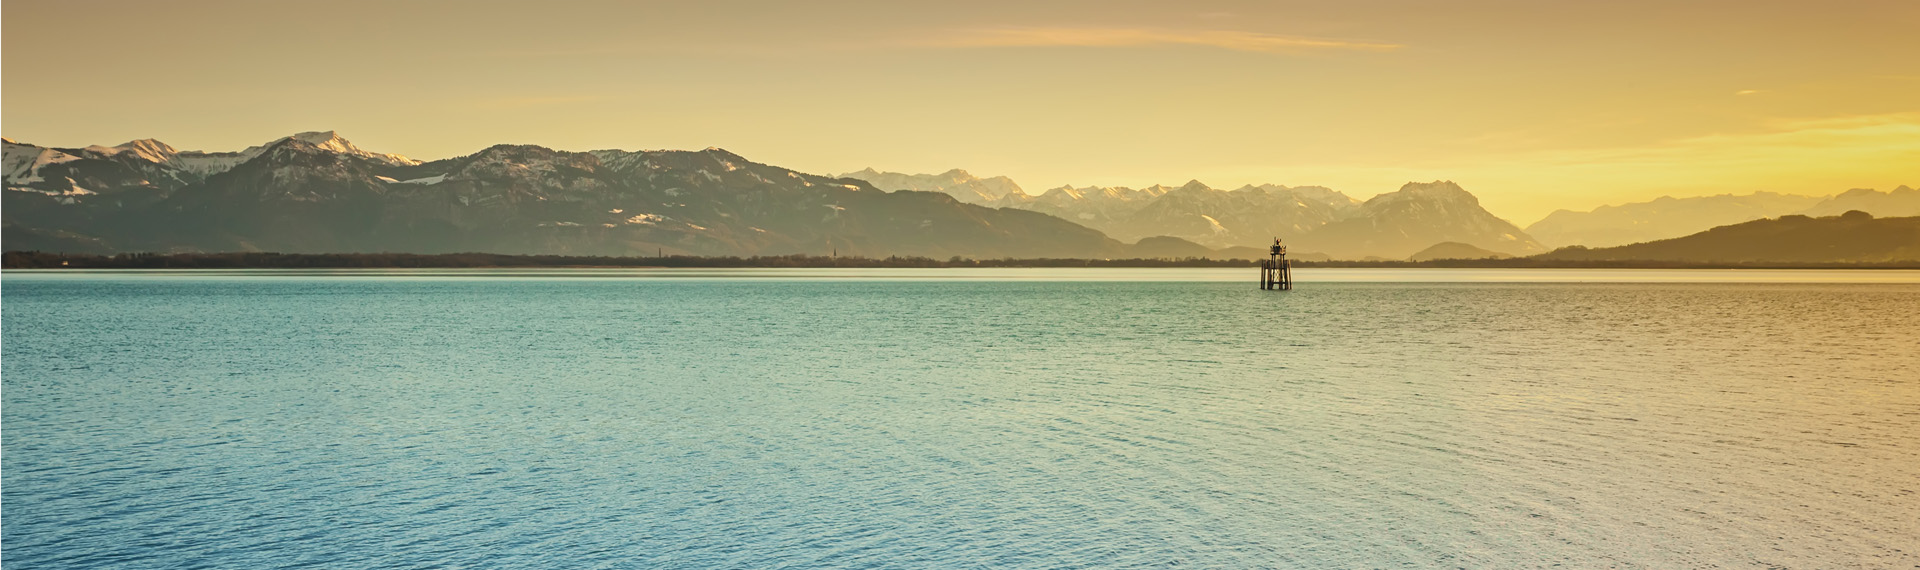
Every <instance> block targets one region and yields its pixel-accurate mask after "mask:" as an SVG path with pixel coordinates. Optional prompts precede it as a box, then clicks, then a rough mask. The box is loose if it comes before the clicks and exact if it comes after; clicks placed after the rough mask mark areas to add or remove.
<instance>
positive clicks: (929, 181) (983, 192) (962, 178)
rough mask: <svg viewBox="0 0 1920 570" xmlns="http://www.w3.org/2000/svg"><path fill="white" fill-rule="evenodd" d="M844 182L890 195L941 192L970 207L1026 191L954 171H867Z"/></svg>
mask: <svg viewBox="0 0 1920 570" xmlns="http://www.w3.org/2000/svg"><path fill="white" fill-rule="evenodd" d="M840 177H841V178H852V179H855V180H863V181H866V182H867V183H868V184H872V185H873V186H874V187H875V188H879V189H881V190H885V191H888V192H898V191H901V190H913V191H916V192H940V193H944V194H947V195H949V196H953V199H955V200H959V201H961V202H965V203H968V204H986V203H990V202H993V201H995V200H999V199H1001V198H1003V197H1006V196H1010V195H1014V196H1025V195H1026V194H1027V193H1026V191H1025V190H1021V189H1020V185H1019V184H1015V183H1013V179H1011V178H1007V177H1005V176H995V177H992V178H979V177H976V176H974V175H972V174H969V173H967V171H965V170H961V169H958V168H955V169H953V170H948V171H946V172H942V173H940V174H902V173H899V172H881V171H878V170H874V169H873V168H872V167H868V168H866V169H865V170H857V171H853V172H848V173H845V174H841V175H840Z"/></svg>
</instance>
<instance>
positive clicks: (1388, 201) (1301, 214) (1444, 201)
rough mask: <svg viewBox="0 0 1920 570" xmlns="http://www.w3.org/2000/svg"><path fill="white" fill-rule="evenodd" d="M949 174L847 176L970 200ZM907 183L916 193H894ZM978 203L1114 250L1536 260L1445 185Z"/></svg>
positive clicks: (1510, 233)
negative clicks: (1369, 194)
mask: <svg viewBox="0 0 1920 570" xmlns="http://www.w3.org/2000/svg"><path fill="white" fill-rule="evenodd" d="M955 173H958V174H961V175H965V171H962V170H957V169H956V170H952V171H948V172H947V173H946V174H943V175H907V174H899V173H888V172H876V171H873V170H872V169H868V170H863V171H860V172H852V173H848V174H847V176H848V177H852V178H858V179H861V180H866V181H868V182H870V183H873V184H874V185H875V186H877V187H879V188H881V189H883V190H909V189H922V188H924V189H931V190H936V191H941V192H949V193H961V194H971V192H972V191H971V190H970V188H972V187H973V186H974V185H975V181H976V180H977V179H973V178H971V177H970V175H968V176H953V175H954V174H955ZM907 181H914V182H916V183H919V184H921V185H920V186H904V185H903V184H905V183H906V182H907ZM1015 187H1016V188H1017V186H1015ZM981 203H983V204H987V205H991V206H997V207H1002V208H1014V209H1022V210H1032V211H1036V212H1044V213H1047V214H1052V215H1054V216H1058V217H1060V218H1064V219H1066V220H1069V221H1072V222H1075V223H1078V224H1081V225H1084V226H1087V227H1090V228H1093V229H1097V230H1100V231H1101V232H1103V233H1106V234H1107V235H1109V236H1112V237H1113V238H1115V239H1118V240H1121V241H1136V240H1140V239H1143V238H1147V237H1154V236H1170V237H1177V238H1180V239H1184V240H1187V241H1191V242H1194V243H1197V244H1200V245H1204V246H1207V247H1211V248H1215V249H1222V250H1225V249H1227V248H1235V247H1261V246H1263V245H1264V244H1267V243H1271V242H1272V240H1273V238H1275V237H1284V238H1285V239H1286V240H1287V241H1288V242H1290V243H1293V244H1295V247H1296V249H1297V250H1299V251H1301V252H1303V253H1304V252H1317V253H1323V254H1327V255H1330V256H1332V257H1336V258H1351V259H1358V258H1363V257H1380V258H1392V259H1400V258H1405V257H1406V256H1408V255H1410V254H1412V253H1414V252H1417V251H1420V250H1421V249H1424V248H1426V247H1429V246H1432V245H1433V244H1435V243H1437V242H1441V241H1457V242H1464V243H1470V244H1473V245H1474V246H1476V247H1481V248H1486V249H1490V250H1494V251H1497V252H1500V253H1503V254H1507V255H1530V254H1535V253H1540V252H1544V251H1546V248H1545V247H1544V246H1542V245H1540V244H1539V243H1538V242H1536V241H1534V240H1533V239H1532V238H1531V237H1528V236H1527V235H1526V232H1523V231H1521V230H1520V228H1518V227H1515V226H1514V225H1513V224H1511V223H1508V222H1506V221H1505V220H1501V219H1500V218H1498V217H1497V216H1494V215H1493V214H1491V213H1488V212H1487V211H1486V210H1485V209H1483V208H1481V207H1480V202H1479V199H1478V198H1475V197H1474V196H1473V195H1472V194H1471V193H1468V192H1467V191H1466V190H1464V189H1462V188H1460V186H1459V185H1457V184H1454V183H1453V182H1447V181H1435V182H1431V183H1409V184H1407V185H1406V186H1403V187H1401V189H1400V190H1399V191H1396V192H1390V193H1387V194H1382V195H1380V196H1376V197H1374V198H1373V199H1370V200H1368V201H1366V202H1361V201H1358V200H1355V199H1353V198H1352V197H1349V196H1347V195H1346V194H1342V193H1340V192H1338V191H1335V190H1332V189H1329V188H1325V187H1321V186H1296V187H1287V186H1280V185H1275V184H1263V185H1259V186H1253V185H1247V186H1242V187H1240V188H1237V189H1233V190H1221V189H1216V188H1212V187H1209V186H1207V185H1206V184H1203V183H1201V182H1200V181H1198V180H1194V181H1189V182H1187V183H1186V184H1183V185H1180V186H1162V185H1155V186H1148V187H1145V188H1128V187H1099V186H1088V187H1083V188H1074V187H1071V186H1062V187H1059V188H1054V189H1051V190H1047V191H1046V192H1043V193H1041V194H1039V195H1037V196H1034V195H1028V194H1026V193H1024V192H1009V193H1004V194H1001V195H1000V197H999V198H997V199H994V200H986V201H983V202H981Z"/></svg>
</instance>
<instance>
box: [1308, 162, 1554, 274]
mask: <svg viewBox="0 0 1920 570" xmlns="http://www.w3.org/2000/svg"><path fill="white" fill-rule="evenodd" d="M1288 241H1291V242H1295V243H1297V244H1298V247H1299V248H1300V249H1302V250H1308V251H1318V252H1325V253H1327V254H1328V255H1332V256H1333V257H1334V258H1335V259H1362V258H1365V257H1370V256H1371V257H1381V258H1387V259H1405V258H1407V256H1409V255H1413V254H1414V253H1415V252H1418V251H1420V250H1423V249H1426V248H1428V247H1430V246H1432V245H1433V244H1436V243H1440V242H1460V243H1465V244H1468V245H1471V246H1473V247H1477V248H1481V249H1487V250H1492V251H1497V252H1500V253H1505V254H1508V255H1531V254H1535V253H1541V252H1544V251H1546V248H1545V247H1543V246H1541V245H1540V242H1537V241H1534V239H1533V238H1532V237H1529V236H1528V235H1527V233H1526V232H1524V231H1521V230H1520V228H1518V227H1515V226H1514V225H1513V223H1511V222H1508V221H1506V220H1503V219H1500V218H1499V217H1498V216H1495V215H1493V214H1492V213H1489V212H1487V211H1486V209H1484V208H1481V207H1480V199H1479V198H1475V197H1474V196H1473V194H1471V193H1468V192H1467V191H1466V190H1464V189H1462V188H1460V186H1459V185H1458V184H1454V183H1453V182H1450V181H1434V182H1427V183H1419V182H1409V183H1407V184H1406V185H1405V186H1402V187H1400V190H1398V191H1395V192H1388V193H1386V194H1381V195H1379V196H1374V197H1373V198H1372V199H1370V200H1367V201H1366V202H1365V203H1363V204H1361V205H1360V207H1359V208H1358V209H1357V211H1355V212H1353V213H1352V214H1350V215H1348V216H1346V217H1344V218H1342V219H1340V220H1337V221H1334V222H1332V223H1329V224H1327V225H1325V226H1322V227H1320V228H1318V229H1315V230H1313V231H1310V232H1307V233H1305V234H1304V235H1301V236H1300V237H1299V238H1298V239H1289V240H1288Z"/></svg>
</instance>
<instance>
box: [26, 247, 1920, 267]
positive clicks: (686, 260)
mask: <svg viewBox="0 0 1920 570" xmlns="http://www.w3.org/2000/svg"><path fill="white" fill-rule="evenodd" d="M1293 264H1294V266H1295V267H1406V268H1418V267H1431V268H1476V267H1479V268H1543V269H1544V268H1569V269H1575V268H1622V269H1920V261H1893V262H1861V263H1841V262H1836V263H1807V262H1797V263H1775V262H1733V263H1719V262H1683V261H1660V260H1565V259H1540V258H1533V257H1520V258H1507V259H1432V260H1426V261H1294V262H1293ZM1257 265H1258V261H1257V260H1252V259H1213V258H1207V257H1180V258H1173V257H1167V258H1132V259H1072V258H1027V259H1012V258H1008V259H972V258H964V257H953V258H949V259H944V260H942V259H933V258H929V257H911V256H892V257H882V258H874V257H857V256H823V255H773V256H752V257H732V256H725V257H705V256H689V255H669V256H664V257H611V256H572V255H506V254H493V253H442V254H412V253H271V252H231V253H123V254H117V255H93V254H69V253H58V252H43V251H8V252H5V253H4V254H3V255H0V268H5V269H359V268H367V269H379V268H393V269H462V268H473V269H482V268H514V267H526V268H540V267H550V268H590V267H599V268H621V267H628V268H653V267H666V268H673V267H688V268H699V267H712V268H722V267H743V268H747V267H752V268H780V267H791V268H834V267H844V268H887V267H901V268H966V267H1248V268H1251V267H1255V266H1257Z"/></svg>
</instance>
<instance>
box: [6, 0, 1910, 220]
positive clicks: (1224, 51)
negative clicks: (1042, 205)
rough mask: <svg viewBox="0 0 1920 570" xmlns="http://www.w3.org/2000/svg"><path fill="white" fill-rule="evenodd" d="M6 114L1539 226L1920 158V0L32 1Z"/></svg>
mask: <svg viewBox="0 0 1920 570" xmlns="http://www.w3.org/2000/svg"><path fill="white" fill-rule="evenodd" d="M0 12H3V14H0V16H3V18H0V24H3V25H4V30H3V33H0V42H4V46H3V47H4V49H0V58H4V61H3V62H0V63H3V64H4V66H3V67H0V73H3V74H4V77H0V79H3V80H4V82H0V99H3V101H0V103H4V104H3V105H0V121H4V130H5V134H6V136H8V137H11V138H14V139H16V140H21V141H24V142H31V143H36V144H43V145H57V146H84V145H88V144H116V143H119V142H124V141H126V140H130V139H135V138H148V137H152V138H158V139H160V140H162V141H165V142H167V143H170V144H172V145H174V146H176V147H179V148H182V149H204V150H236V149H239V148H243V147H246V146H248V145H253V144H258V143H260V142H263V141H266V140H269V139H272V138H276V137H279V136H284V135H286V134H290V133H293V132H297V131H306V130H337V131H339V132H340V133H341V134H342V135H343V136H345V137H347V138H349V139H351V140H352V141H354V143H355V144H357V145H359V146H361V147H363V148H367V149H371V150H378V151H382V152H395V153H400V154H405V155H408V156H412V157H415V158H422V159H434V158H445V157H449V156H456V155H460V154H466V153H470V152H473V151H475V150H478V149H480V148H484V147H486V146H488V145H491V144H495V143H502V142H513V143H532V144H540V145H546V146H551V147H555V148H560V149H567V150H589V149H598V148H624V149H657V148H705V147H708V146H718V147H723V148H726V149H728V150H731V151H734V152H737V153H740V154H742V155H744V156H746V157H748V158H751V159H753V160H756V161H759V162H765V163H770V164H775V165H779V166H785V167H789V168H794V169H798V170H802V171H808V172H817V173H838V172H845V171H849V170H856V169H859V168H863V167H867V166H873V167H876V168H880V169H883V170H896V171H904V172H939V171H944V170H946V169H948V168H955V167H959V168H965V169H968V170H970V171H972V172H974V173H975V174H979V175H982V176H987V175H996V174H1005V175H1008V176H1011V177H1013V178H1014V180H1015V181H1017V182H1019V183H1020V184H1021V185H1022V186H1024V187H1026V188H1027V189H1028V190H1029V191H1036V192H1037V191H1039V190H1044V189H1046V188H1050V187H1054V186H1059V185H1062V184H1073V185H1076V186H1084V185H1090V184H1098V185H1128V186H1145V185H1150V184H1156V183H1162V184H1180V183H1183V182H1185V181H1187V180H1188V179H1199V180H1201V181H1203V182H1206V183H1208V184H1210V185H1213V186H1215V187H1234V186H1238V185H1240V184H1245V183H1262V182H1271V183H1277V184H1286V185H1305V184H1319V185H1325V186H1330V187H1333V188H1335V189H1338V190H1342V191H1344V192H1346V193H1348V194H1350V195H1353V196H1356V197H1360V198H1365V197H1369V196H1372V195H1374V194H1377V193H1380V192H1384V191H1390V190H1393V189H1396V188H1398V187H1399V185H1400V184H1401V183H1403V182H1406V181H1409V180H1423V181H1424V180H1434V179H1448V180H1453V181H1456V182H1459V183H1460V184H1461V185H1462V186H1464V187H1466V188H1467V189H1468V190H1470V191H1473V192H1474V193H1475V194H1477V195H1479V196H1480V197H1481V199H1482V202H1483V203H1484V204H1485V205H1486V206H1487V207H1488V209H1490V210H1492V211H1493V212H1494V213H1496V214H1499V215H1502V216H1505V217H1508V218H1510V219H1512V220H1514V221H1516V222H1518V223H1521V224H1526V223H1529V222H1532V221H1534V220H1536V219H1538V218H1540V217H1541V216H1544V215H1546V214H1547V213H1548V212H1550V211H1552V210H1554V209H1557V208H1570V209H1589V208H1592V207H1594V206H1598V205H1602V204H1608V203H1619V202H1624V201H1634V200H1644V199H1650V198H1653V197H1658V196H1660V195H1674V196H1690V195H1703V194H1719V193H1729V192H1731V193H1746V192H1751V191H1756V190H1771V191H1777V192H1790V193H1800V194H1816V195H1817V194H1831V193H1836V192H1839V191H1843V190H1846V189H1848V188H1853V187H1871V188H1879V189H1882V190H1887V189H1891V188H1893V187H1894V186H1897V185H1900V184H1908V185H1920V2H1916V1H1913V0H1881V1H1835V2H1812V1H1794V2H1781V1H1768V0H1741V1H1733V0H1724V1H1723V0H1715V1H1697V2H1686V1H1675V0H1664V1H1640V0H1607V1H1604V2H1601V1H1577V2H1576V1H1546V0H1511V1H1478V0H1469V1H1453V2H1438V1H1429V0H1374V1H1368V0H1343V1H1322V2H1287V1H1277V2H1276V1H1262V2H1208V1H1197V2H1128V1H1098V2H1095V1H1088V2H1045V1H1036V0H1024V1H1001V0H975V1H969V2H947V3H937V4H936V3H918V2H834V1H823V2H772V1H731V2H729V1H700V2H684V1H681V2H658V3H648V2H558V1H554V2H428V1H399V2H341V1H329V2H277V1H276V2H259V1H252V0H248V1H235V2H189V1H174V2H154V3H141V2H111V1H98V0H95V1H89V2H52V1H37V2H36V1H27V0H9V1H7V2H5V3H4V4H0Z"/></svg>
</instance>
